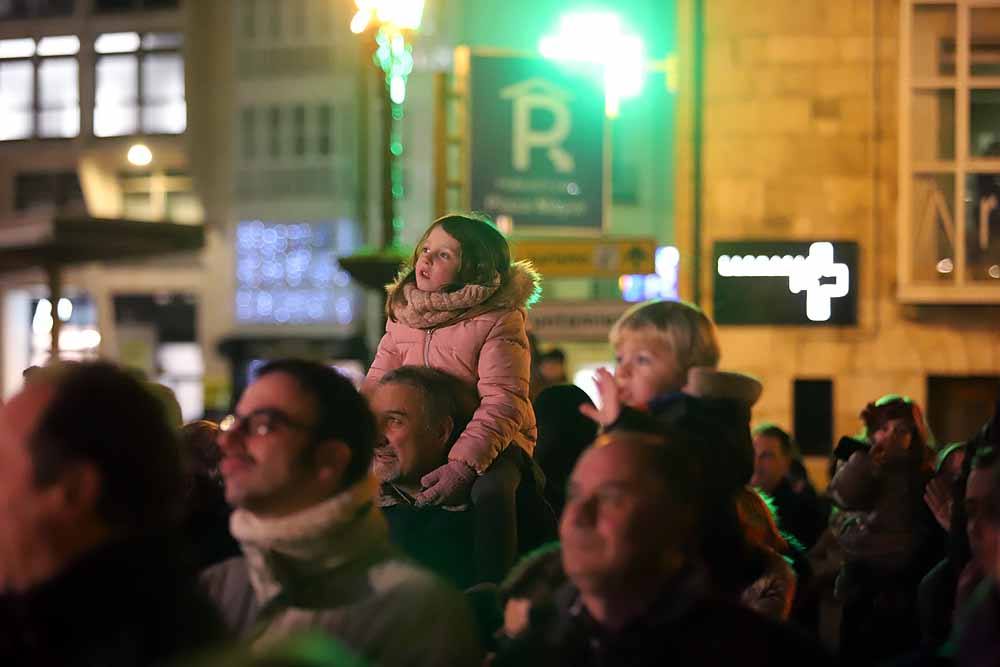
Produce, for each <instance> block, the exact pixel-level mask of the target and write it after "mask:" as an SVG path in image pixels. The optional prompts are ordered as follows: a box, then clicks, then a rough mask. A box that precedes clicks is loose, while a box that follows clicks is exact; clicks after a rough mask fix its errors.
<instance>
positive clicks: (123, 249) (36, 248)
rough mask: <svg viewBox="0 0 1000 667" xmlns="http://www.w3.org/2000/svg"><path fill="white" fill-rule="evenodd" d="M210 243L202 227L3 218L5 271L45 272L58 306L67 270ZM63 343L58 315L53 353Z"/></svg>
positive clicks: (0, 250) (0, 249) (0, 244)
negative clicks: (87, 264) (68, 267)
mask: <svg viewBox="0 0 1000 667" xmlns="http://www.w3.org/2000/svg"><path fill="white" fill-rule="evenodd" d="M204 244H205V228H204V226H202V225H179V224H175V223H168V222H143V221H140V220H120V219H108V218H93V217H90V216H87V215H73V214H60V213H58V212H56V211H55V210H51V209H39V210H36V211H30V212H28V213H24V214H21V215H17V216H12V217H9V218H4V219H0V272H10V271H20V270H23V269H29V268H34V267H39V268H43V269H45V271H46V273H47V275H48V283H49V295H50V298H51V299H52V302H53V303H56V302H57V301H58V300H59V297H60V296H61V294H62V269H63V268H64V267H66V266H72V265H74V264H85V263H88V262H104V261H117V260H128V259H137V258H142V257H151V256H154V255H162V254H167V253H173V252H183V251H190V250H198V249H199V248H201V247H202V246H203V245H204ZM58 341H59V318H58V317H57V318H54V321H53V330H52V345H53V350H52V352H53V355H55V354H56V353H57V351H58V350H57V346H58Z"/></svg>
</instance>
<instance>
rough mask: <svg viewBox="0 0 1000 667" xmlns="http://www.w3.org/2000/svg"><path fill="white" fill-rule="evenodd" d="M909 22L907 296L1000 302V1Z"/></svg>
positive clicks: (916, 11)
mask: <svg viewBox="0 0 1000 667" xmlns="http://www.w3.org/2000/svg"><path fill="white" fill-rule="evenodd" d="M901 21H902V26H901V37H902V39H901V40H900V49H901V51H900V77H901V79H902V83H903V85H902V91H903V92H902V99H901V104H900V144H901V146H900V149H901V153H900V155H901V160H900V171H899V178H900V183H899V187H900V197H899V240H900V246H899V295H900V298H901V299H902V300H904V301H908V302H930V303H932V302H976V303H982V302H986V301H992V302H1000V290H998V289H997V288H998V287H1000V58H998V54H1000V0H954V1H953V2H941V1H938V2H935V3H933V4H932V3H927V2H920V1H919V0H905V1H904V2H903V5H902V12H901Z"/></svg>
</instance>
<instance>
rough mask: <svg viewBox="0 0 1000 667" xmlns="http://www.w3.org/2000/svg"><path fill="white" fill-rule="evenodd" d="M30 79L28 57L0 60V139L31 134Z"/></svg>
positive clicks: (30, 72) (20, 137)
mask: <svg viewBox="0 0 1000 667" xmlns="http://www.w3.org/2000/svg"><path fill="white" fill-rule="evenodd" d="M34 79H35V70H34V66H33V65H32V63H31V61H30V60H16V61H9V62H0V141H7V140H10V139H27V138H29V137H31V132H32V128H31V125H32V123H31V116H32V99H33V97H34Z"/></svg>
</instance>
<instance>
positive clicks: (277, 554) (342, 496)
mask: <svg viewBox="0 0 1000 667" xmlns="http://www.w3.org/2000/svg"><path fill="white" fill-rule="evenodd" d="M376 493H377V483H376V481H375V479H374V478H373V477H372V476H371V475H368V476H366V477H365V478H364V479H362V480H361V481H359V482H357V483H356V484H354V485H352V486H350V487H348V488H347V489H345V490H344V491H342V492H340V493H338V494H337V495H335V496H333V497H332V498H330V499H329V500H326V501H324V502H322V503H319V504H318V505H313V506H312V507H309V508H307V509H305V510H302V511H301V512H298V513H296V514H292V515H290V516H284V517H279V518H262V517H258V516H255V515H253V514H251V513H250V512H249V511H247V510H244V509H238V510H236V511H235V512H233V514H232V516H231V517H230V521H229V528H230V531H231V532H232V535H233V537H235V538H236V539H237V540H238V541H239V543H240V547H241V548H242V549H243V553H244V555H245V556H246V560H247V568H248V571H249V574H250V582H251V584H252V585H253V588H254V592H255V594H256V596H257V600H258V602H260V604H262V605H263V604H265V603H266V602H267V601H269V600H271V599H272V598H274V596H276V595H277V594H278V593H280V592H281V589H282V583H281V579H282V576H289V575H294V574H315V573H321V572H329V571H333V570H336V569H338V568H341V567H343V566H344V565H347V564H349V563H351V562H352V561H355V560H357V559H358V558H360V557H362V556H364V555H365V554H368V553H371V552H372V550H373V549H374V548H377V547H380V546H383V545H385V544H386V543H387V542H388V539H389V531H388V528H387V527H386V524H385V519H384V518H383V516H382V513H381V512H379V511H378V509H376V507H375V497H376Z"/></svg>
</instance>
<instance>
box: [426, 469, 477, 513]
mask: <svg viewBox="0 0 1000 667" xmlns="http://www.w3.org/2000/svg"><path fill="white" fill-rule="evenodd" d="M475 481H476V471H475V470H473V469H472V468H471V467H470V466H468V465H466V464H465V463H462V462H461V461H448V462H447V463H445V464H444V465H443V466H441V467H440V468H435V469H434V470H431V471H430V472H429V473H427V474H426V475H424V476H423V477H421V478H420V485H421V486H422V487H424V490H423V491H421V492H420V493H418V494H417V497H416V498H414V500H415V501H416V504H417V507H427V506H428V505H462V504H464V503H467V502H468V501H469V491H471V490H472V483H473V482H475Z"/></svg>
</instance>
